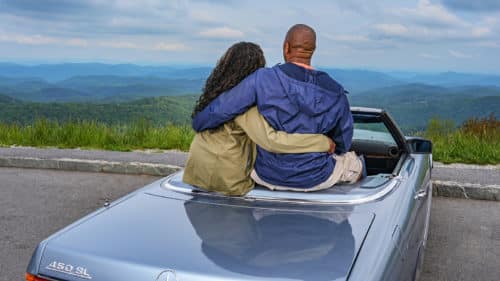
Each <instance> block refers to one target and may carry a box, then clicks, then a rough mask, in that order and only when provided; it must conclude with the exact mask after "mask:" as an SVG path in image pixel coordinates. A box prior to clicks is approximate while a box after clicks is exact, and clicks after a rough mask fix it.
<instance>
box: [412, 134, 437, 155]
mask: <svg viewBox="0 0 500 281" xmlns="http://www.w3.org/2000/svg"><path fill="white" fill-rule="evenodd" d="M406 144H407V145H408V148H409V149H410V152H411V153H425V154H427V153H428V154H430V153H432V142H431V141H430V140H426V139H423V138H418V137H411V138H407V139H406Z"/></svg>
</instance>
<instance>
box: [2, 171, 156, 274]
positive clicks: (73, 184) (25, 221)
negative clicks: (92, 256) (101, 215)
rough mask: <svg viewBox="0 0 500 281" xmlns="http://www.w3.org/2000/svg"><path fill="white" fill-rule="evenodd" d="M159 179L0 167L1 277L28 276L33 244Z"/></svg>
mask: <svg viewBox="0 0 500 281" xmlns="http://www.w3.org/2000/svg"><path fill="white" fill-rule="evenodd" d="M156 179H158V178H157V177H151V176H137V175H135V176H131V175H119V174H106V173H83V172H67V171H58V170H35V169H18V168H0V281H14V280H24V273H25V270H26V266H27V265H28V262H29V259H30V257H31V254H32V252H33V250H34V249H35V246H36V245H37V244H38V243H39V242H40V241H41V240H43V239H44V238H46V237H48V236H49V235H50V234H52V233H54V232H55V231H57V230H59V229H61V228H62V227H64V226H66V225H68V224H70V223H71V222H73V221H75V220H77V219H78V218H81V217H83V216H84V215H86V214H88V213H90V212H92V211H94V210H96V209H98V208H99V207H101V206H103V204H104V203H105V201H106V199H107V198H109V199H111V200H114V199H117V198H119V197H121V196H123V195H125V194H128V193H130V192H131V191H132V190H135V189H136V188H138V187H142V186H144V185H146V184H147V183H150V182H153V181H154V180H156Z"/></svg>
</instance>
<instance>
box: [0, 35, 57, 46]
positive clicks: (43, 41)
mask: <svg viewBox="0 0 500 281" xmlns="http://www.w3.org/2000/svg"><path fill="white" fill-rule="evenodd" d="M0 41H3V42H10V43H17V44H23V45H47V44H54V43H57V42H58V40H57V39H55V38H52V37H47V36H43V35H18V34H16V35H13V34H0Z"/></svg>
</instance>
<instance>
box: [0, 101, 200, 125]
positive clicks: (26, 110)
mask: <svg viewBox="0 0 500 281" xmlns="http://www.w3.org/2000/svg"><path fill="white" fill-rule="evenodd" d="M3 98H7V99H8V97H5V96H3V97H2V96H0V108H1V110H0V122H5V123H18V124H31V123H33V122H34V121H35V120H37V119H49V120H57V121H61V122H65V121H71V120H73V121H75V120H95V121H99V122H103V123H107V124H129V123H131V122H135V121H138V120H140V119H145V120H148V121H150V122H151V123H152V124H154V125H159V124H166V123H174V124H187V123H189V122H190V120H191V112H192V109H193V105H194V103H195V101H196V99H197V98H198V97H197V96H181V97H154V98H146V99H142V100H138V101H133V102H126V103H107V104H95V103H32V102H22V103H21V102H12V101H10V102H9V101H7V102H6V103H2V102H1V101H2V100H3Z"/></svg>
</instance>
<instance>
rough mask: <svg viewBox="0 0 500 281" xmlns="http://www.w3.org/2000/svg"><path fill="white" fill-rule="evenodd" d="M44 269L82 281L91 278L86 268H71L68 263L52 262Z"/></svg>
mask: <svg viewBox="0 0 500 281" xmlns="http://www.w3.org/2000/svg"><path fill="white" fill-rule="evenodd" d="M46 268H47V269H48V270H52V271H57V272H61V273H65V274H69V275H73V276H76V277H80V278H83V279H92V276H90V274H89V273H88V272H87V268H85V267H82V266H73V265H71V264H68V263H62V262H57V261H53V262H51V263H50V264H49V265H48V266H47V267H46Z"/></svg>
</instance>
